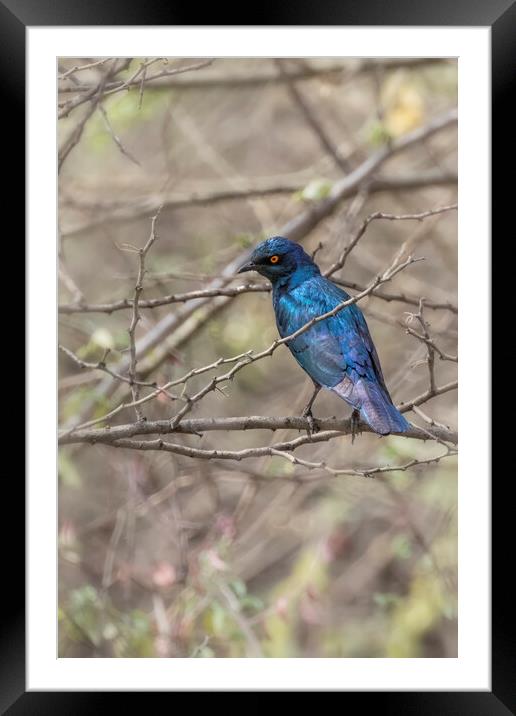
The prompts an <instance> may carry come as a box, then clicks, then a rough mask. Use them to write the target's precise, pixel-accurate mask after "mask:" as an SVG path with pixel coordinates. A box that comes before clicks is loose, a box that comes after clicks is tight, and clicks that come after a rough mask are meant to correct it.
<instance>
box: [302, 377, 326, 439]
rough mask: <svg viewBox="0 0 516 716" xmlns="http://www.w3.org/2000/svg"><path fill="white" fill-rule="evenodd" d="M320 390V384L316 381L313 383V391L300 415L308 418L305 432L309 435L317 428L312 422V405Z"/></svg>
mask: <svg viewBox="0 0 516 716" xmlns="http://www.w3.org/2000/svg"><path fill="white" fill-rule="evenodd" d="M320 390H321V386H320V385H319V384H318V383H314V392H313V393H312V397H311V398H310V400H309V401H308V403H307V404H306V407H305V409H304V410H303V413H302V417H303V418H306V419H307V420H308V430H307V432H308V434H309V435H312V434H313V433H315V432H317V430H318V429H319V428H318V427H317V426H316V425H315V423H314V416H313V415H312V405H313V404H314V401H315V399H316V398H317V396H318V394H319V391H320Z"/></svg>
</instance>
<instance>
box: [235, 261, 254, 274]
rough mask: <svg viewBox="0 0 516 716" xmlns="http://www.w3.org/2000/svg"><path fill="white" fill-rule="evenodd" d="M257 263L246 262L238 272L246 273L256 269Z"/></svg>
mask: <svg viewBox="0 0 516 716" xmlns="http://www.w3.org/2000/svg"><path fill="white" fill-rule="evenodd" d="M256 268H257V267H256V264H253V262H252V261H249V262H248V263H246V264H244V265H243V266H240V268H239V269H238V271H237V273H245V272H246V271H256Z"/></svg>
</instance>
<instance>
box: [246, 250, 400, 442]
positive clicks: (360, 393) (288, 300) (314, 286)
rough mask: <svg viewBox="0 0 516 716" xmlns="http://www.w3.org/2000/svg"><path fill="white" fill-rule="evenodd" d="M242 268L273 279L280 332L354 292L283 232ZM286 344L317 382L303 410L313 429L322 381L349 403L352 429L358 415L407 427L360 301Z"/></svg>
mask: <svg viewBox="0 0 516 716" xmlns="http://www.w3.org/2000/svg"><path fill="white" fill-rule="evenodd" d="M244 271H257V272H258V273H260V274H261V275H262V276H265V277H266V278H268V279H269V280H270V282H271V283H272V303H273V307H274V312H275V314H276V323H277V326H278V330H279V333H280V336H281V337H282V338H284V337H285V336H289V335H291V334H292V333H294V332H295V331H298V330H299V329H300V328H301V327H302V326H304V325H306V324H307V323H308V322H309V321H312V320H313V319H315V318H317V317H318V316H321V315H323V314H325V313H327V312H328V311H331V310H333V309H334V308H336V307H337V306H338V305H339V304H341V303H343V302H344V301H346V300H349V299H350V298H351V296H349V295H348V294H347V293H346V292H345V291H344V290H343V289H342V288H340V287H339V286H336V285H335V284H334V283H332V282H331V281H330V280H328V279H327V278H325V277H324V276H322V275H321V272H320V270H319V267H318V266H317V265H316V264H315V263H314V261H313V260H312V258H311V257H310V256H309V255H308V254H307V253H306V252H305V251H304V249H303V247H302V246H300V244H296V243H294V242H293V241H290V240H289V239H285V238H283V237H282V236H274V237H273V238H271V239H267V240H266V241H263V242H262V243H260V244H258V246H257V247H256V248H255V250H254V251H253V253H252V255H251V258H250V260H249V261H248V262H247V263H246V264H244V265H243V266H242V267H241V268H240V269H239V271H238V273H243V272H244ZM287 345H288V347H289V349H290V351H291V353H292V355H293V356H294V358H295V359H296V360H297V362H298V363H299V365H300V366H301V367H302V368H303V369H304V370H305V371H306V372H307V373H308V375H309V376H310V377H311V378H312V381H313V383H314V393H313V395H312V397H311V399H310V401H309V403H308V405H307V406H306V408H305V411H304V413H303V415H304V416H305V417H307V418H308V419H309V425H310V428H311V429H312V426H313V416H312V405H313V402H314V400H315V398H316V396H317V394H318V392H319V390H320V389H321V387H324V388H329V389H330V390H332V391H333V392H334V393H336V394H337V395H338V396H340V397H341V398H343V399H344V400H345V401H346V402H347V403H349V405H351V407H352V408H353V414H352V418H353V434H354V430H355V426H356V423H357V422H358V417H359V416H360V418H362V420H364V421H365V422H366V423H367V424H368V425H370V427H371V428H372V429H373V430H374V432H376V433H378V434H379V435H388V434H389V433H402V432H405V430H407V429H408V428H409V423H408V422H407V420H406V419H405V418H404V417H403V415H401V413H400V412H399V411H398V410H397V408H396V407H395V406H394V405H393V402H392V400H391V397H390V395H389V391H388V390H387V386H386V385H385V380H384V378H383V374H382V369H381V367H380V361H379V359H378V354H377V353H376V349H375V347H374V344H373V341H372V338H371V335H370V333H369V329H368V327H367V323H366V321H365V318H364V316H363V314H362V311H361V310H360V309H359V307H358V306H357V304H356V303H354V304H351V305H349V306H346V307H345V308H343V309H341V310H340V311H338V312H337V313H336V314H335V315H334V316H331V317H328V318H325V319H323V320H321V321H319V322H316V323H314V324H313V325H312V326H311V327H310V328H309V329H308V330H306V331H305V332H303V333H301V334H300V335H298V336H296V337H295V338H293V339H292V340H289V341H287Z"/></svg>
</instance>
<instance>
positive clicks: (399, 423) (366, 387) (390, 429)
mask: <svg viewBox="0 0 516 716" xmlns="http://www.w3.org/2000/svg"><path fill="white" fill-rule="evenodd" d="M333 390H334V391H335V392H336V393H337V394H338V395H340V397H341V398H344V400H346V401H347V402H348V403H350V404H351V405H352V406H353V407H355V408H356V409H357V410H359V412H360V417H361V418H362V420H364V421H365V422H366V423H367V424H368V425H370V426H371V428H372V429H373V430H374V431H375V433H378V434H379V435H389V433H404V432H405V431H406V430H408V428H409V427H410V424H409V422H408V421H407V420H406V419H405V418H404V417H403V415H402V414H401V413H400V412H399V410H398V409H397V408H396V406H395V405H393V403H392V401H391V399H390V397H389V395H388V393H387V392H386V391H385V390H384V389H383V388H382V386H381V385H379V384H378V383H374V382H373V381H370V380H359V381H357V382H356V383H351V381H346V380H344V381H342V383H339V384H338V385H336V386H335V387H334V388H333Z"/></svg>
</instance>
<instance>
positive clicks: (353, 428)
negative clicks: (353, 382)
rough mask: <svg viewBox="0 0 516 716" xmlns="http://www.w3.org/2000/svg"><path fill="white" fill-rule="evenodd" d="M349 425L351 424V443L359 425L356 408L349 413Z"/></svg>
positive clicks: (358, 414)
mask: <svg viewBox="0 0 516 716" xmlns="http://www.w3.org/2000/svg"><path fill="white" fill-rule="evenodd" d="M350 425H351V444H352V445H353V443H354V442H355V437H356V436H357V435H358V426H359V425H360V413H359V411H358V410H357V409H356V408H355V410H353V412H352V413H351V419H350Z"/></svg>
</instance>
